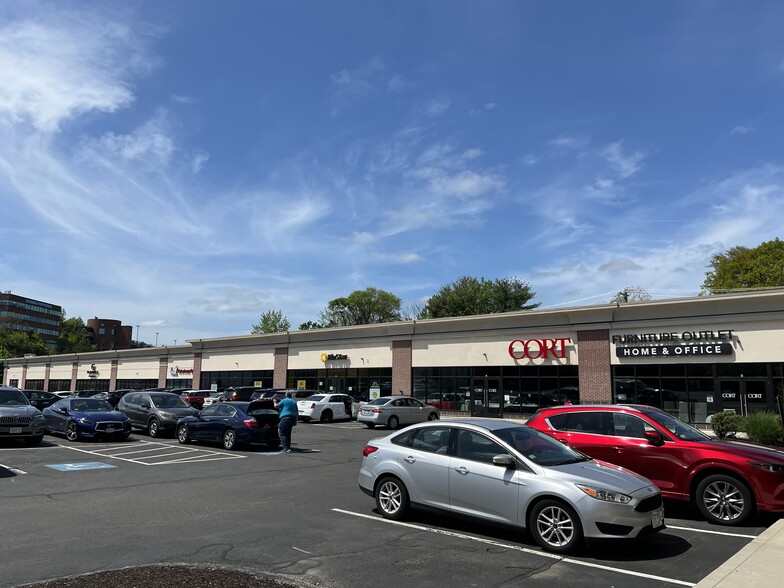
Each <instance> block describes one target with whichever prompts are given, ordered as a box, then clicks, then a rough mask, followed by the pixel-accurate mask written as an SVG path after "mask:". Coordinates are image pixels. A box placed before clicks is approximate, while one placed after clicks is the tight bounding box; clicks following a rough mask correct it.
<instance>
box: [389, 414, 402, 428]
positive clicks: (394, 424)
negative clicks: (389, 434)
mask: <svg viewBox="0 0 784 588" xmlns="http://www.w3.org/2000/svg"><path fill="white" fill-rule="evenodd" d="M399 426H400V419H399V418H397V417H396V416H394V415H393V416H391V417H389V420H388V421H387V428H389V429H392V430H394V429H397V428H398V427H399Z"/></svg>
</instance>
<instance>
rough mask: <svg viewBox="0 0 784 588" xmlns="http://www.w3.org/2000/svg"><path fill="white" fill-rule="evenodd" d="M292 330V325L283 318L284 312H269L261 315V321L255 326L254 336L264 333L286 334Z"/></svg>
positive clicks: (252, 332)
mask: <svg viewBox="0 0 784 588" xmlns="http://www.w3.org/2000/svg"><path fill="white" fill-rule="evenodd" d="M290 328H291V323H289V321H288V319H287V318H286V317H285V316H283V311H280V310H268V311H266V312H263V313H261V320H259V323H258V324H257V325H253V329H252V330H251V334H252V335H261V334H264V333H284V332H285V331H288V330H289V329H290Z"/></svg>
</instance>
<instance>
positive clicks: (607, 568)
mask: <svg viewBox="0 0 784 588" xmlns="http://www.w3.org/2000/svg"><path fill="white" fill-rule="evenodd" d="M332 510H333V511H334V512H339V513H342V514H347V515H350V516H354V517H361V518H364V519H370V520H373V521H377V522H380V523H387V524H390V525H398V526H401V527H407V528H409V529H417V530H419V531H425V532H428V533H435V534H437V535H447V536H449V537H457V538H458V539H468V540H469V541H477V542H479V543H484V544H486V545H493V546H495V547H501V548H504V549H511V550H513V551H521V552H523V553H530V554H531V555H538V556H541V557H546V558H549V559H556V560H559V561H562V562H564V563H568V564H573V565H577V566H583V567H588V568H596V569H599V570H605V571H608V572H615V573H617V574H624V575H627V576H635V577H637V578H647V579H649V580H658V581H660V582H667V583H670V584H678V585H679V586H694V585H695V584H694V582H686V581H684V580H676V579H674V578H666V577H664V576H654V575H653V574H644V573H642V572H633V571H631V570H624V569H623V568H615V567H612V566H605V565H601V564H595V563H591V562H588V561H580V560H578V559H572V558H569V557H562V556H560V555H556V554H554V553H547V552H546V551H538V550H536V549H529V548H528V547H520V546H518V545H510V544H508V543H501V542H500V541H494V540H492V539H485V538H483V537H474V536H472V535H465V534H463V533H455V532H454V531H445V530H443V529H436V528H434V527H425V526H424V525H414V524H412V523H403V522H400V521H392V520H389V519H384V518H380V517H377V516H372V515H367V514H363V513H356V512H351V511H348V510H343V509H341V508H333V509H332Z"/></svg>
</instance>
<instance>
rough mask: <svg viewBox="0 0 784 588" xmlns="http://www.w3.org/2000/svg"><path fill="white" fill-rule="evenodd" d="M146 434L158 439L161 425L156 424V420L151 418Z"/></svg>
mask: <svg viewBox="0 0 784 588" xmlns="http://www.w3.org/2000/svg"><path fill="white" fill-rule="evenodd" d="M147 434H148V435H149V436H150V437H152V438H155V437H158V436H159V435H160V434H161V425H160V423H159V422H158V419H156V418H151V419H150V421H149V422H148V423H147Z"/></svg>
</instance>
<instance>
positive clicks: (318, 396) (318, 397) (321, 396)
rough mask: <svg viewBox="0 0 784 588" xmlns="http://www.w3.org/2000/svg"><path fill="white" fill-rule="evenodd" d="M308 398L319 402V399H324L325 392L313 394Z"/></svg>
mask: <svg viewBox="0 0 784 588" xmlns="http://www.w3.org/2000/svg"><path fill="white" fill-rule="evenodd" d="M308 400H312V401H313V402H318V401H319V400H324V395H323V394H316V395H315V396H311V397H310V398H308Z"/></svg>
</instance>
